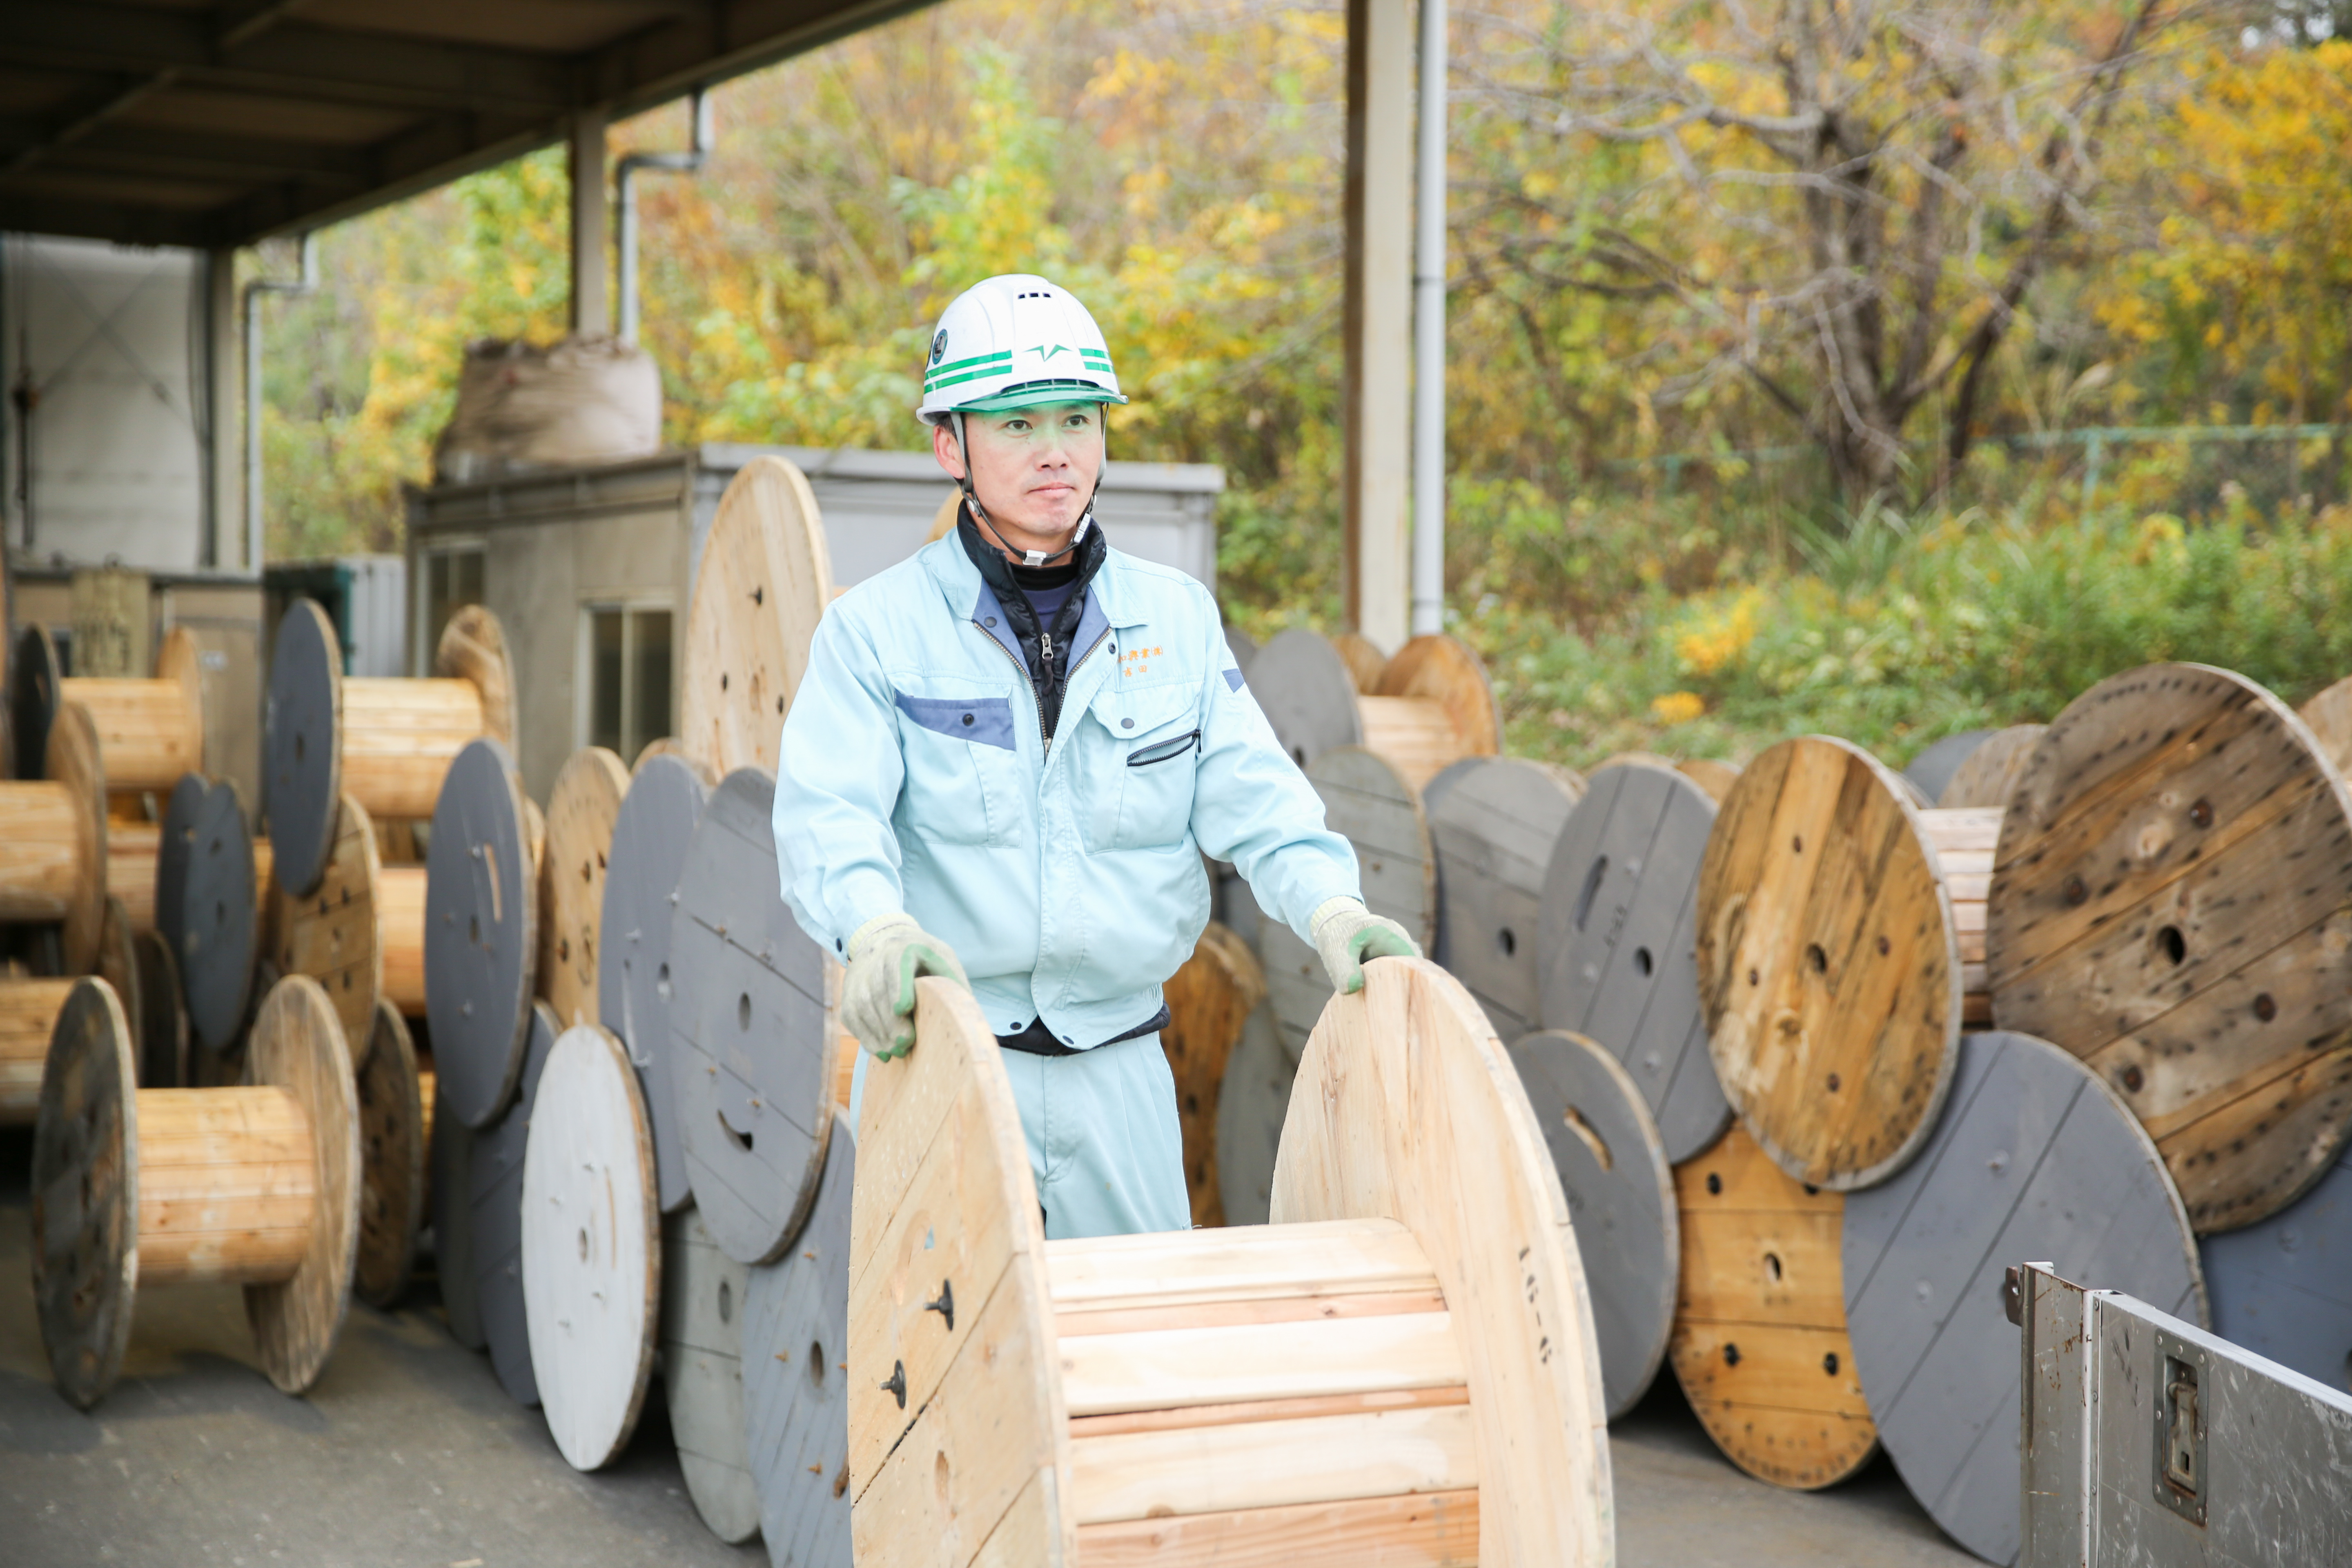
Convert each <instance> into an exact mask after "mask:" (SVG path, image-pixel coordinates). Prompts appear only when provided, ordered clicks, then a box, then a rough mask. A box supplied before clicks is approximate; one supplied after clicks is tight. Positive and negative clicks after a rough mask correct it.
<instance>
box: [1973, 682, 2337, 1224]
mask: <svg viewBox="0 0 2352 1568" xmlns="http://www.w3.org/2000/svg"><path fill="white" fill-rule="evenodd" d="M1987 939H1988V944H1989V945H1988V957H1989V959H1990V973H1991V984H1992V992H1993V1013H1994V1016H1996V1017H1997V1018H1998V1019H1999V1020H2000V1026H2001V1027H2002V1028H2004V1029H2014V1030H2017V1031H2019V1032H2021V1033H2024V1034H2031V1035H2036V1036H2039V1037H2042V1039H2045V1040H2049V1041H2051V1042H2052V1043H2053V1044H2055V1045H2058V1046H2061V1047H2064V1048H2065V1049H2066V1050H2068V1051H2071V1052H2073V1053H2074V1055H2075V1056H2077V1057H2079V1058H2082V1059H2083V1060H2084V1061H2085V1062H2087V1063H2088V1064H2089V1065H2090V1066H2091V1068H2093V1069H2094V1070H2095V1071H2096V1072H2097V1073H2098V1074H2099V1075H2100V1076H2101V1077H2102V1078H2104V1079H2105V1080H2106V1082H2107V1084H2108V1085H2109V1086H2110V1087H2111V1088H2113V1089H2116V1091H2117V1092H2118V1093H2120V1094H2121V1095H2122V1096H2123V1098H2124V1102H2125V1103H2126V1104H2127V1105H2129V1106H2130V1107H2131V1108H2132V1111H2133V1113H2134V1114H2135V1115H2137V1117H2138V1118H2139V1119H2140V1121H2141V1123H2142V1124H2143V1125H2144V1126H2146V1127H2147V1130H2148V1132H2149V1134H2150V1136H2152V1137H2154V1138H2155V1140H2156V1146H2157V1148H2158V1150H2159V1151H2161V1152H2162V1153H2163V1155H2164V1163H2165V1165H2166V1167H2167V1168H2168V1169H2169V1170H2170V1171H2171V1173H2172V1177H2173V1180H2174V1181H2175V1182H2176V1183H2178V1184H2179V1187H2180V1195H2181V1198H2182V1199H2183V1201H2185V1202H2186V1203H2187V1204H2188V1205H2189V1219H2190V1220H2191V1221H2192V1222H2193V1223H2194V1224H2195V1225H2196V1227H2197V1230H2198V1233H2199V1234H2200V1235H2210V1234H2212V1233H2214V1232H2217V1231H2224V1230H2229V1229H2231V1228H2233V1227H2235V1226H2242V1225H2251V1224H2252V1223H2253V1222H2255V1221H2257V1220H2260V1219H2263V1218H2264V1217H2265V1216H2267V1215H2273V1214H2275V1213H2277V1212H2278V1211H2279V1210H2280V1209H2283V1208H2284V1207H2285V1206H2286V1205H2289V1204H2291V1203H2293V1202H2294V1200H2295V1199H2296V1198H2297V1197H2299V1196H2300V1195H2302V1194H2303V1193H2304V1192H2305V1190H2306V1189H2307V1188H2309V1187H2310V1186H2311V1185H2312V1184H2314V1183H2315V1182H2317V1181H2318V1180H2319V1179H2320V1177H2321V1176H2322V1175H2323V1174H2324V1173H2326V1171H2327V1169H2328V1167H2329V1166H2330V1165H2331V1164H2333V1163H2335V1160H2336V1151H2337V1150H2338V1149H2339V1148H2341V1147H2342V1146H2343V1143H2344V1141H2345V1137H2346V1134H2347V1130H2352V795H2347V793H2346V789H2345V784H2344V781H2343V778H2342V776H2341V775H2340V774H2339V773H2337V772H2336V768H2335V766H2334V765H2333V764H2332V763H2330V762H2329V761H2328V759H2327V757H2326V755H2325V754H2324V753H2323V752H2322V750H2321V748H2320V746H2319V743H2318V742H2317V741H2316V740H2315V737H2314V736H2313V734H2312V732H2311V731H2310V730H2309V729H2307V728H2306V727H2305V725H2304V723H2303V722H2302V721H2301V720H2299V719H2298V718H2296V717H2295V715H2294V713H2293V712H2292V711H2291V710H2289V709H2288V708H2287V707H2286V706H2285V704H2284V703H2282V702H2281V701H2279V700H2278V699H2277V698H2275V697H2273V696H2272V695H2271V694H2270V693H2269V692H2267V691H2265V690H2263V689H2262V688H2261V687H2259V686H2257V685H2255V684H2254V683H2253V682H2252V681H2251V680H2248V679H2245V678H2244V677H2243V676H2239V675H2232V674H2231V673H2229V672H2228V671H2226V670H2220V669H2212V668H2207V667H2205V666H2203V665H2194V664H2158V665H2150V666H2148V667H2147V668H2142V669H2136V670H2130V671H2126V673H2124V674H2121V675H2116V676H2111V677H2109V678H2108V679H2105V680H2103V681H2101V682H2100V683H2099V684H2098V685H2096V686H2095V687H2093V688H2092V689H2090V690H2088V691H2086V692H2084V694H2083V695H2082V696H2081V697H2079V698H2077V699H2075V700H2074V702H2072V703H2070V704H2069V705H2068V706H2067V708H2066V710H2065V711H2064V712H2063V713H2061V714H2060V715H2059V716H2058V718H2057V720H2056V721H2055V722H2053V724H2052V725H2051V726H2050V731H2049V732H2048V733H2047V734H2045V735H2043V736H2042V742H2041V743H2040V744H2039V745H2038V746H2036V747H2035V748H2034V751H2033V755H2032V760H2031V761H2030V762H2029V763H2027V764H2026V768H2025V773H2024V777H2023V779H2022V780H2021V782H2020V784H2019V785H2018V789H2017V795H2016V797H2015V798H2014V799H2013V800H2012V801H2011V804H2010V808H2009V815H2008V816H2007V817H2006V818H2005V819H2004V821H2003V823H2002V826H2001V835H2000V865H1999V867H1998V868H1996V869H1995V871H1994V873H1993V881H1992V895H1991V902H1990V910H1989V911H1988V930H1987Z"/></svg>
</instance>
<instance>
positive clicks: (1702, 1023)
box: [1537, 761, 1731, 1163]
mask: <svg viewBox="0 0 2352 1568" xmlns="http://www.w3.org/2000/svg"><path fill="white" fill-rule="evenodd" d="M1715 816H1716V803H1715V801H1714V799H1713V797H1711V796H1710V795H1708V794H1707V793H1706V790H1705V789H1704V788H1703V787H1701V786H1700V785H1699V784H1698V783H1697V782H1696V781H1695V780H1693V779H1692V778H1691V777H1689V776H1688V775H1687V774H1685V773H1682V772H1681V771H1679V770H1678V769H1676V768H1675V767H1674V766H1673V765H1672V764H1670V763H1664V762H1658V763H1650V762H1641V761H1635V762H1622V763H1612V764H1611V765H1609V766H1606V767H1603V768H1601V769H1599V770H1597V771H1596V772H1594V773H1593V775H1592V783H1591V787H1590V788H1589V789H1588V790H1587V791H1586V792H1585V795H1584V798H1583V799H1582V800H1581V801H1580V802H1578V803H1577V806H1576V809H1575V810H1574V811H1573V812H1571V813H1570V816H1569V819H1568V822H1567V824H1566V825H1565V826H1563V827H1562V828H1561V830H1560V835H1559V842H1558V843H1557V844H1556V845H1555V846H1554V847H1553V849H1552V856H1551V863H1550V865H1549V867H1548V868H1546V870H1545V874H1544V888H1543V909H1542V914H1541V917H1540V919H1539V921H1538V927H1537V930H1538V942H1537V950H1538V952H1539V954H1540V962H1541V964H1542V986H1543V990H1542V1007H1541V1013H1542V1017H1543V1021H1544V1023H1545V1024H1546V1025H1547V1026H1550V1027H1552V1028H1556V1029H1570V1030H1573V1031H1575V1032H1576V1033H1578V1034H1580V1035H1582V1036H1583V1037H1586V1038H1588V1039H1591V1040H1592V1041H1594V1042H1595V1043H1597V1044H1598V1045H1600V1046H1601V1047H1602V1048H1603V1049H1605V1050H1607V1051H1608V1052H1609V1053H1610V1054H1611V1055H1612V1056H1613V1057H1615V1058H1617V1060H1618V1061H1619V1062H1621V1063H1622V1064H1623V1066H1624V1068H1625V1070H1626V1071H1627V1072H1628V1073H1630V1074H1631V1075H1632V1076H1633V1081H1634V1082H1635V1083H1637V1084H1639V1085H1640V1086H1641V1089H1642V1099H1643V1103H1644V1104H1646V1105H1647V1106H1648V1107H1649V1110H1650V1114H1651V1116H1652V1117H1653V1118H1654V1120H1655V1121H1656V1123H1657V1128H1658V1136H1659V1137H1660V1138H1662V1139H1663V1140H1664V1143H1665V1151H1666V1159H1667V1160H1668V1162H1669V1163H1678V1162H1680V1161H1683V1160H1687V1159H1689V1158H1690V1157H1691V1156H1692V1155H1694V1154H1696V1153H1698V1152H1700V1151H1702V1150H1704V1149H1706V1148H1708V1147H1710V1146H1712V1145H1713V1144H1714V1142H1715V1141H1716V1140H1717V1138H1720V1137H1722V1136H1723V1130H1724V1128H1725V1127H1726V1126H1727V1125H1728V1124H1729V1122H1730V1121H1731V1107H1730V1105H1729V1104H1728V1103H1727V1101H1726V1100H1724V1098H1723V1090H1722V1089H1721V1087H1720V1086H1719V1085H1717V1082H1716V1079H1715V1064H1714V1062H1713V1061H1711V1060H1710V1059H1708V1057H1707V1046H1706V1017H1705V1016H1704V1015H1703V1014H1702V1013H1701V1011H1700V1008H1699V1001H1698V967H1697V962H1696V958H1695V957H1694V952H1695V947H1696V925H1697V920H1698V913H1697V902H1698V871H1699V863H1700V861H1701V860H1702V859H1703V858H1705V857H1706V842H1707V836H1708V835H1709V834H1710V833H1712V832H1713V831H1714V829H1715Z"/></svg>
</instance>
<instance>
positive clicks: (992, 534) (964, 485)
mask: <svg viewBox="0 0 2352 1568" xmlns="http://www.w3.org/2000/svg"><path fill="white" fill-rule="evenodd" d="M948 417H949V418H950V419H952V420H954V421H955V439H956V457H957V458H959V459H960V460H961V462H962V464H963V475H962V477H961V478H960V479H957V480H956V488H958V489H961V490H962V491H963V500H964V504H965V505H966V506H968V507H970V508H971V516H972V521H975V522H977V523H979V524H980V526H981V527H982V528H983V529H985V530H986V531H987V532H988V537H989V538H991V539H992V540H994V541H995V542H996V547H997V548H998V549H999V550H1002V551H1003V552H1005V553H1006V554H1008V555H1018V556H1020V557H1021V558H1022V559H1021V563H1022V564H1023V565H1024V566H1043V565H1044V564H1045V563H1046V562H1047V561H1049V560H1051V559H1053V556H1054V555H1066V554H1068V553H1069V552H1071V551H1073V550H1076V548H1077V547H1078V541H1079V540H1081V539H1084V538H1085V537H1086V536H1087V524H1088V523H1091V522H1092V521H1094V520H1095V497H1096V496H1098V495H1100V494H1102V475H1101V473H1100V472H1099V471H1097V473H1096V475H1095V488H1094V489H1093V490H1092V491H1091V492H1090V493H1089V494H1088V495H1087V510H1084V511H1082V512H1080V513H1079V514H1078V526H1077V528H1076V530H1075V531H1073V532H1072V533H1071V534H1070V542H1069V543H1067V544H1065V545H1064V546H1062V548H1061V549H1059V550H1056V551H1055V552H1052V554H1051V555H1049V554H1048V553H1047V552H1045V551H1043V550H1015V549H1013V546H1012V545H1010V544H1008V543H1006V542H1005V540H1004V535H1003V534H1001V533H999V532H997V531H996V524H995V523H993V522H992V521H989V517H988V510H987V509H986V508H985V507H982V505H981V504H980V492H979V491H978V490H975V489H972V488H971V450H970V448H968V447H965V446H964V444H963V410H962V409H961V408H958V409H954V410H951V411H950V413H949V415H948ZM1106 455H1107V454H1106Z"/></svg>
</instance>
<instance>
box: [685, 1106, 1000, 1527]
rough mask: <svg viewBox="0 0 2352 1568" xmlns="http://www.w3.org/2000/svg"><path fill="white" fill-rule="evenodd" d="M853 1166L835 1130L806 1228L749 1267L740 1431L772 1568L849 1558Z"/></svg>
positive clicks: (851, 1148)
mask: <svg viewBox="0 0 2352 1568" xmlns="http://www.w3.org/2000/svg"><path fill="white" fill-rule="evenodd" d="M856 1173H857V1140H856V1137H855V1136H854V1135H853V1134H852V1132H851V1131H850V1130H849V1129H848V1128H847V1127H845V1126H844V1127H838V1128H835V1131H834V1134H833V1140H832V1142H829V1143H828V1144H827V1145H826V1146H825V1155H824V1181H823V1182H822V1183H821V1184H819V1185H818V1187H817V1195H816V1205H815V1206H814V1208H812V1209H810V1211H809V1219H808V1224H807V1225H806V1226H803V1228H802V1231H801V1234H800V1235H799V1236H797V1237H793V1245H792V1247H791V1249H790V1250H789V1251H787V1252H786V1253H785V1254H784V1255H783V1256H782V1258H778V1259H776V1261H775V1262H773V1263H770V1264H766V1265H764V1266H762V1267H761V1268H754V1269H752V1270H751V1281H750V1289H749V1292H748V1294H747V1296H746V1298H745V1310H744V1319H743V1329H742V1345H743V1387H742V1394H741V1400H742V1405H743V1415H744V1422H743V1425H742V1426H740V1428H739V1430H740V1431H741V1432H742V1433H743V1434H744V1435H745V1450H744V1452H745V1462H746V1463H747V1464H748V1465H749V1466H750V1467H751V1474H752V1475H753V1476H754V1477H756V1478H757V1480H758V1489H759V1490H758V1495H759V1504H760V1512H759V1518H758V1521H757V1522H758V1524H759V1527H760V1530H761V1533H762V1534H763V1535H765V1536H766V1538H767V1543H768V1561H769V1562H770V1563H772V1564H773V1565H774V1568H849V1564H850V1550H849V1548H850V1508H849V1474H850V1472H849V1383H850V1376H849V1365H848V1363H849V1260H850V1257H851V1237H852V1226H851V1220H852V1211H853V1200H854V1195H855V1193H856ZM980 1305H981V1304H980V1303H978V1302H974V1303H972V1305H971V1308H970V1309H968V1310H978V1309H979V1306H980ZM703 1517H704V1518H706V1519H708V1518H709V1515H708V1514H707V1513H706V1514H705V1515H704V1516H703Z"/></svg>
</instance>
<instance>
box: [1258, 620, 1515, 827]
mask: <svg viewBox="0 0 2352 1568" xmlns="http://www.w3.org/2000/svg"><path fill="white" fill-rule="evenodd" d="M1248 679H1249V689H1250V691H1251V694H1252V695H1254V696H1255V698H1256V699H1257V702H1258V707H1259V708H1260V709H1261V710H1264V712H1265V717H1266V721H1267V722H1268V723H1269V724H1271V725H1273V726H1274V734H1275V739H1276V740H1277V741H1279V742H1281V744H1282V749H1283V750H1284V751H1286V752H1289V753H1290V760H1291V761H1292V762H1294V763H1297V764H1298V765H1299V766H1300V767H1301V768H1305V767H1307V766H1308V765H1310V764H1311V763H1314V761H1315V760H1316V759H1317V758H1318V757H1320V756H1321V755H1322V754H1323V753H1324V752H1328V751H1331V750H1333V749H1334V748H1337V747H1340V746H1362V747H1365V748H1367V749H1369V750H1370V751H1373V752H1378V753H1379V754H1380V755H1381V756H1382V757H1384V758H1386V759H1387V760H1388V762H1389V763H1391V765H1392V766H1394V767H1395V769H1396V770H1397V772H1398V773H1399V774H1401V775H1402V777H1403V778H1404V780H1405V782H1406V783H1408V784H1411V785H1412V787H1413V788H1414V789H1416V790H1418V789H1420V788H1421V787H1422V786H1423V784H1427V783H1428V782H1429V781H1430V780H1431V779H1433V778H1434V777H1436V776H1437V774H1438V773H1441V772H1443V771H1444V769H1445V768H1446V767H1447V766H1448V765H1449V764H1451V763H1456V762H1459V761H1461V760H1462V759H1463V758H1464V757H1474V756H1475V757H1491V756H1496V755H1497V754H1499V753H1500V752H1501V751H1502V749H1503V721H1502V713H1501V710H1499V709H1498V708H1496V705H1495V690H1494V688H1493V687H1492V686H1490V685H1489V684H1488V683H1487V680H1486V666H1484V665H1483V664H1481V663H1479V661H1478V656H1477V655H1476V654H1475V653H1472V652H1471V651H1470V649H1469V648H1468V647H1465V646H1464V645H1463V644H1462V643H1461V642H1460V641H1459V640H1458V639H1456V638H1454V637H1446V636H1444V635H1431V636H1425V637H1415V638H1413V639H1412V641H1411V642H1409V643H1407V644H1405V645H1404V647H1401V648H1399V649H1398V650H1397V652H1396V655H1395V657H1393V658H1391V659H1389V660H1388V662H1387V663H1386V664H1385V665H1383V666H1382V667H1381V672H1380V678H1379V679H1378V680H1377V681H1376V682H1374V683H1373V685H1372V686H1371V687H1370V688H1369V689H1359V687H1358V685H1357V672H1356V671H1355V670H1354V669H1351V668H1350V667H1349V661H1348V658H1347V657H1346V656H1345V655H1344V654H1342V653H1341V652H1340V650H1339V647H1337V646H1336V645H1334V644H1333V642H1332V641H1331V639H1330V638H1328V637H1325V636H1323V635H1322V634H1321V633H1320V632H1311V631H1307V630H1306V629H1305V628H1304V627H1293V628H1292V629H1291V630H1289V631H1286V632H1284V633H1283V634H1282V635H1281V636H1279V637H1276V638H1275V639H1274V640H1273V641H1272V642H1270V643H1268V644H1266V645H1265V647H1264V648H1263V649H1261V650H1260V651H1259V652H1258V655H1257V657H1256V658H1255V659H1253V660H1252V661H1251V663H1250V669H1249V677H1248Z"/></svg>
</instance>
